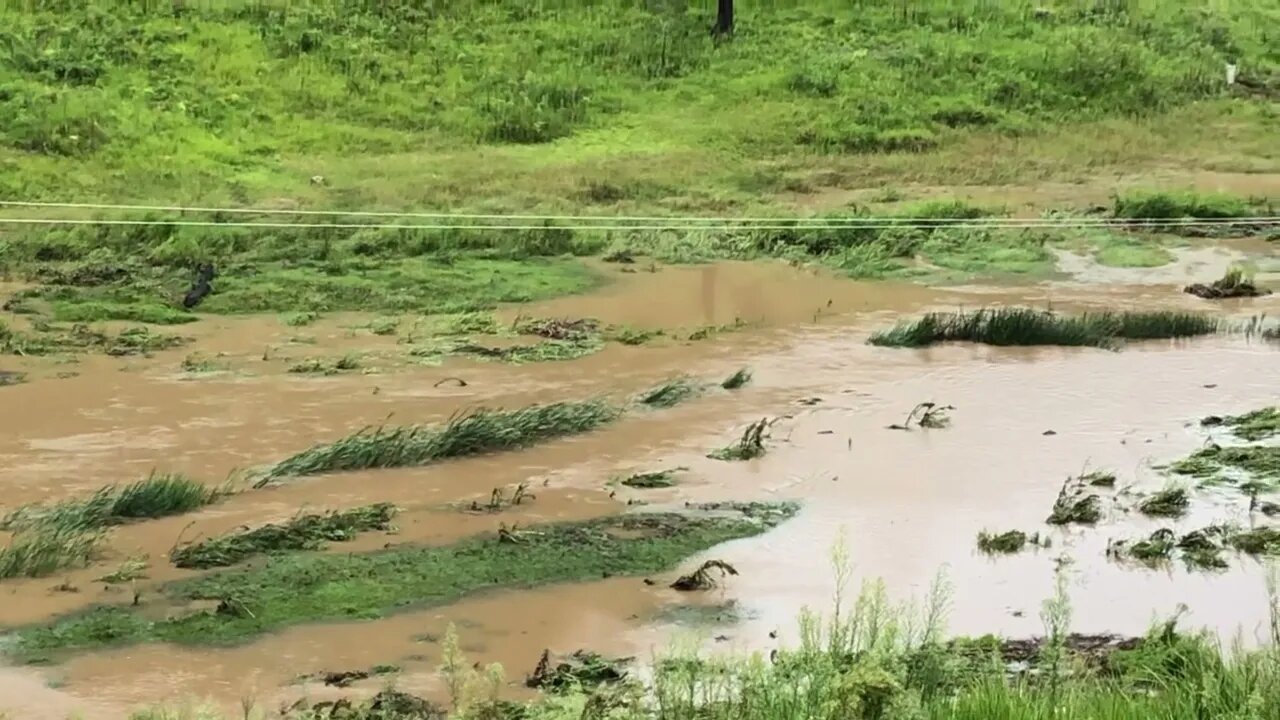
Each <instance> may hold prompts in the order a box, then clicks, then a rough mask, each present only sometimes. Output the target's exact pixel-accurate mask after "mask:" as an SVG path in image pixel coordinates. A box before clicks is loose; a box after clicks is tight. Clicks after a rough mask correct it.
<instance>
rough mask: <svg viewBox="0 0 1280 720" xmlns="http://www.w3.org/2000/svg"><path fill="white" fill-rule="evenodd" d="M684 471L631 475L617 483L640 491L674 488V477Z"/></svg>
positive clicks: (677, 469) (673, 470)
mask: <svg viewBox="0 0 1280 720" xmlns="http://www.w3.org/2000/svg"><path fill="white" fill-rule="evenodd" d="M684 469H685V468H668V469H666V470H655V471H652V472H640V473H633V474H631V475H628V476H627V477H625V478H622V479H621V480H619V481H618V482H619V484H621V485H626V486H627V487H629V488H638V489H642V490H651V489H655V488H669V487H675V485H676V475H677V474H679V473H680V472H681V471H682V470H684Z"/></svg>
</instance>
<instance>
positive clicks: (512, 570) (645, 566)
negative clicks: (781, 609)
mask: <svg viewBox="0 0 1280 720" xmlns="http://www.w3.org/2000/svg"><path fill="white" fill-rule="evenodd" d="M794 511H795V508H794V507H792V506H786V505H783V506H777V505H775V506H763V505H761V506H754V507H752V508H750V509H749V510H744V511H743V512H741V513H740V514H735V515H732V516H728V517H724V516H715V517H712V516H709V515H704V514H701V513H691V514H637V515H622V516H617V517H611V518H604V519H600V520H592V521H588V522H581V523H562V524H555V525H544V526H537V527H533V528H530V529H528V530H520V531H516V532H509V533H507V534H506V535H488V536H484V537H476V538H472V539H469V540H464V541H462V542H459V543H455V544H453V545H449V546H445V547H398V548H393V549H390V550H385V551H380V552H373V553H355V554H348V555H327V554H304V555H290V556H285V557H282V558H278V559H274V560H273V561H272V562H270V563H267V564H265V565H262V566H260V567H251V568H243V569H236V570H225V571H220V572H215V573H213V574H210V575H206V576H203V577H200V578H196V579H193V580H187V581H181V582H177V583H172V584H169V585H167V586H164V587H163V588H162V590H161V592H162V593H163V594H164V595H165V599H166V602H173V603H186V602H190V601H194V600H214V601H217V602H218V608H217V609H216V610H214V611H205V612H197V613H194V614H190V615H186V616H182V617H174V618H170V619H164V620H157V619H155V615H154V613H150V612H147V608H132V607H121V606H104V607H98V608H95V609H92V610H90V611H88V612H86V613H82V614H78V615H72V616H69V617H64V618H62V619H59V620H56V621H54V622H52V623H51V624H49V625H46V626H37V627H30V628H26V629H21V630H18V631H16V633H15V637H14V644H13V645H11V646H10V647H11V649H12V650H13V651H15V652H16V653H18V654H19V655H22V656H25V657H27V658H28V659H30V658H32V657H35V656H38V655H42V654H45V653H49V652H53V651H59V650H71V649H92V648H98V647H103V646H109V645H123V644H130V643H138V642H147V641H167V642H177V643H185V644H205V645H208V644H219V643H228V642H236V641H240V640H245V639H248V638H250V637H254V636H256V635H259V634H261V633H265V632H269V631H271V630H275V629H278V628H281V627H285V626H288V625H293V624H297V623H303V622H315V621H325V620H330V621H332V620H351V619H353V618H375V617H381V616H384V615H387V614H389V613H393V612H396V611H399V610H402V609H404V608H406V607H423V606H435V605H443V604H447V603H451V602H455V601H457V600H459V599H461V598H463V597H466V596H468V595H470V594H472V593H475V592H479V591H482V590H492V589H499V588H506V587H533V586H537V585H544V584H549V583H558V582H575V581H585V580H592V579H599V578H600V577H602V576H606V577H607V576H619V575H638V574H644V573H651V572H658V571H662V570H666V569H669V568H671V567H672V566H673V565H675V563H677V562H678V561H679V560H681V559H682V558H685V557H688V556H690V555H693V554H695V553H698V552H701V551H703V550H706V549H708V548H710V547H712V546H714V545H717V544H719V543H722V542H726V541H728V540H733V539H737V538H742V537H748V536H752V535H757V534H759V533H762V532H764V531H765V530H767V529H769V528H771V527H773V526H775V525H776V524H778V523H780V522H782V521H783V520H785V519H787V518H789V517H790V516H791V515H792V514H794Z"/></svg>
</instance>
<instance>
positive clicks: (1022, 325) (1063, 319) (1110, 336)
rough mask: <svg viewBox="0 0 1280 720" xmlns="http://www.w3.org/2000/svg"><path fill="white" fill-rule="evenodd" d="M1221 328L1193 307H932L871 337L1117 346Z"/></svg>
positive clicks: (876, 340) (898, 341) (874, 340)
mask: <svg viewBox="0 0 1280 720" xmlns="http://www.w3.org/2000/svg"><path fill="white" fill-rule="evenodd" d="M1217 331H1218V322H1217V320H1215V319H1213V318H1211V317H1208V316H1204V315H1197V314H1194V313H1183V312H1174V311H1155V312H1099V313H1085V314H1084V315H1080V316H1074V317H1073V316H1064V315H1057V314H1054V313H1051V312H1047V311H1043V310H1035V309H1032V308H995V309H984V310H975V311H970V312H953V313H929V314H926V315H924V316H923V317H921V318H918V319H916V320H911V321H905V322H902V323H899V324H898V325H896V326H894V327H893V328H891V329H889V330H883V331H880V332H876V333H873V334H872V335H871V337H870V339H869V342H870V343H871V344H873V345H881V346H886V347H910V348H919V347H928V346H929V345H934V344H937V343H943V342H976V343H984V344H987V345H1063V346H1092V347H1103V348H1113V347H1116V346H1117V344H1118V343H1119V342H1120V341H1121V340H1149V339H1156V338H1181V337H1192V336H1195V335H1208V334H1211V333H1214V332H1217Z"/></svg>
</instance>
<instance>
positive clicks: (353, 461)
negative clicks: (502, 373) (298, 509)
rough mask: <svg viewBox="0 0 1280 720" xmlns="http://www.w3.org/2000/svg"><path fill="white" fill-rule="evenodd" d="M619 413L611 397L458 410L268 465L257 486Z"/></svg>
mask: <svg viewBox="0 0 1280 720" xmlns="http://www.w3.org/2000/svg"><path fill="white" fill-rule="evenodd" d="M620 414H621V410H620V409H619V408H617V407H615V406H614V405H612V404H611V403H609V402H608V401H606V400H603V399H595V400H585V401H581V402H558V403H551V404H548V405H534V406H531V407H527V408H521V409H519V410H493V409H488V408H479V409H476V410H471V411H468V412H465V413H462V414H459V415H454V416H453V417H451V418H450V419H449V421H448V422H446V423H445V424H444V425H436V426H432V425H404V426H399V427H378V428H373V429H370V428H365V429H363V430H360V431H359V432H356V433H354V434H352V435H349V436H347V437H345V438H342V439H340V440H337V441H335V442H332V443H327V444H323V445H317V446H315V447H312V448H310V449H308V450H304V451H302V452H300V453H298V454H296V455H294V456H292V457H290V458H286V459H285V460H283V461H281V462H280V463H278V464H276V465H274V466H272V467H271V468H269V469H268V470H267V471H266V472H265V473H264V474H263V476H262V477H261V479H260V480H259V481H258V483H257V486H258V487H261V486H263V485H265V484H267V483H269V482H271V481H272V480H276V479H279V478H284V477H296V476H302V475H316V474H320V473H327V472H340V471H343V470H363V469H367V468H390V467H410V466H416V465H427V464H430V463H434V462H439V461H441V460H446V459H448V458H455V457H466V456H469V455H480V454H483V453H490V452H497V451H500V450H513V449H517V448H523V447H527V446H529V445H532V444H534V443H537V442H542V441H544V440H551V439H554V438H558V437H564V436H567V435H576V434H579V433H585V432H588V431H591V430H594V429H596V428H598V427H600V426H602V425H605V424H607V423H610V422H612V421H614V420H615V419H617V418H618V416H619V415H620Z"/></svg>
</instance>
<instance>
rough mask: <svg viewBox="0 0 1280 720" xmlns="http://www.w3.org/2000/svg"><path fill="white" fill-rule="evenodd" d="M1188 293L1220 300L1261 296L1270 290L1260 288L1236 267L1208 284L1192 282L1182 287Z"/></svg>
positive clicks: (1269, 292)
mask: <svg viewBox="0 0 1280 720" xmlns="http://www.w3.org/2000/svg"><path fill="white" fill-rule="evenodd" d="M1182 291H1183V292H1185V293H1187V294H1189V295H1195V296H1196V297H1198V298H1203V299H1205V300H1221V299H1224V298H1240V297H1261V296H1263V295H1270V294H1271V291H1270V290H1267V289H1265V288H1260V287H1258V286H1257V285H1254V284H1253V281H1252V280H1251V279H1250V278H1248V277H1247V276H1246V275H1245V272H1244V270H1242V269H1241V268H1238V267H1233V268H1230V269H1228V270H1227V271H1226V273H1224V274H1223V276H1222V277H1220V278H1218V279H1217V280H1214V281H1213V282H1211V283H1209V284H1207V285H1206V284H1205V283H1193V284H1191V285H1188V286H1186V287H1185V288H1183V289H1182Z"/></svg>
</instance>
